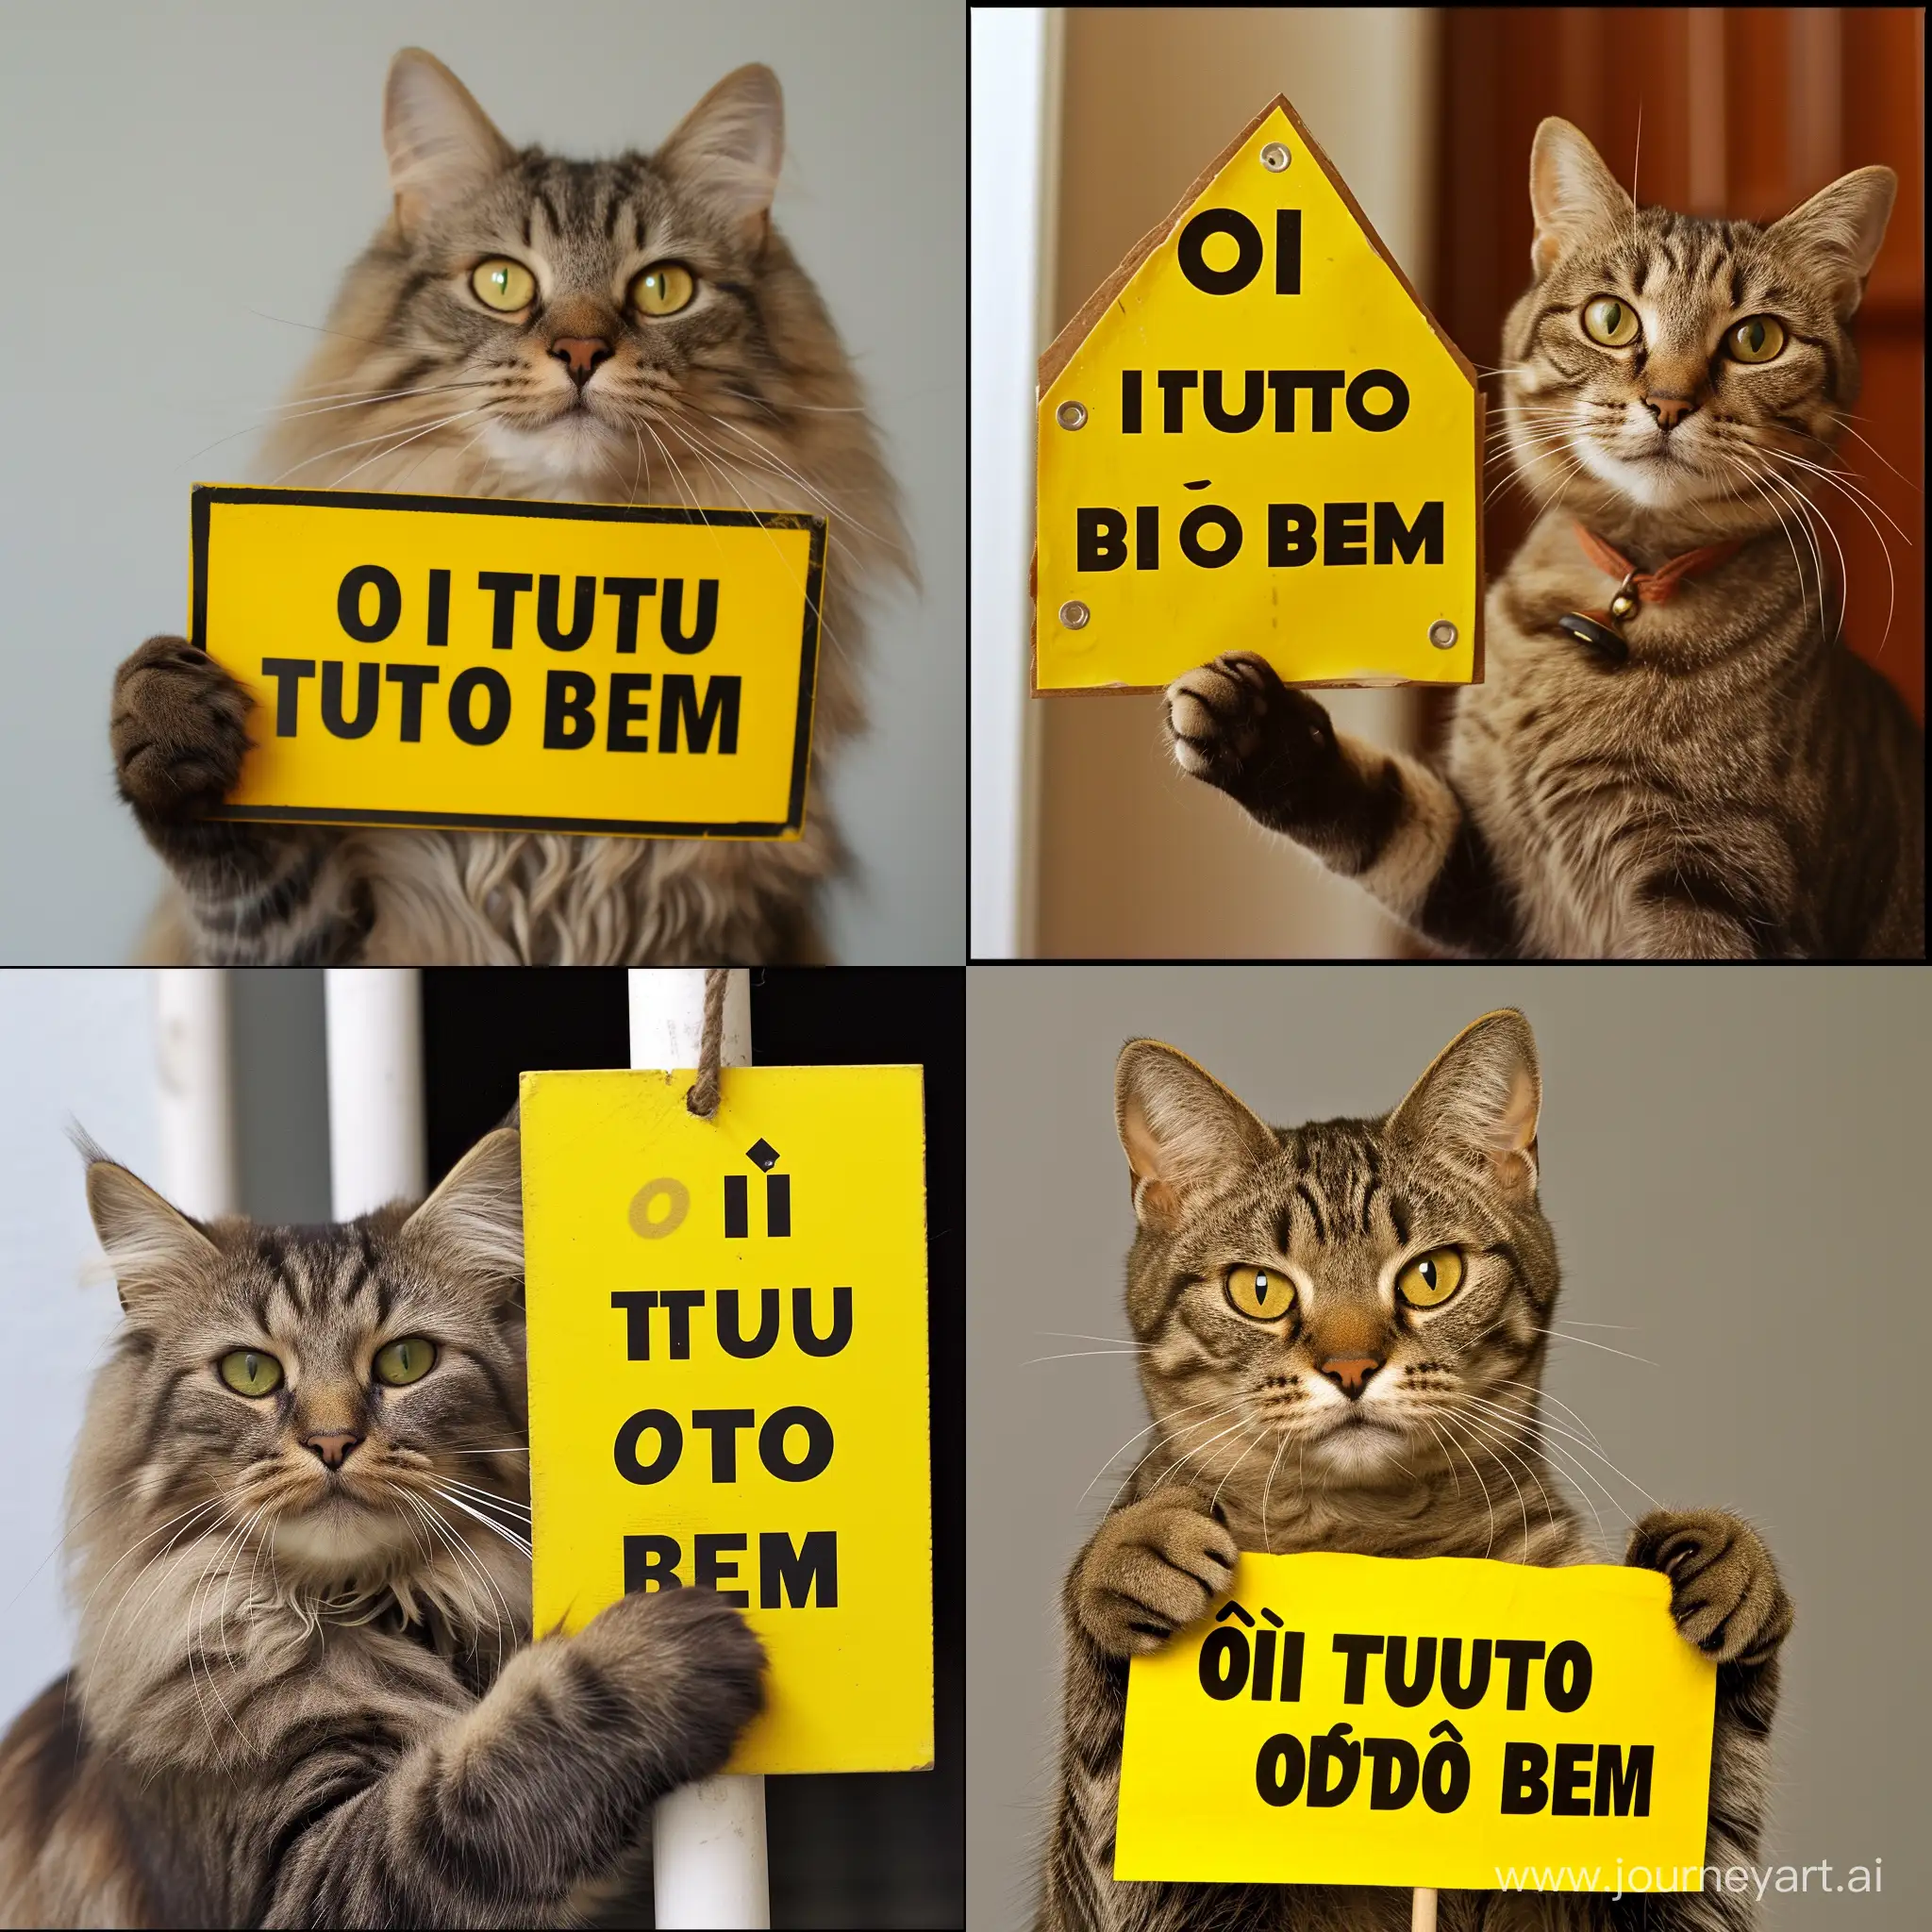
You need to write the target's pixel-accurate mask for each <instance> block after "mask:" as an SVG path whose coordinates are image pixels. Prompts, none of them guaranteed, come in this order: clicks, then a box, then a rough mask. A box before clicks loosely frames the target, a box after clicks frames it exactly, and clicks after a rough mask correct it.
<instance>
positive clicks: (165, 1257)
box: [75, 1133, 222, 1316]
mask: <svg viewBox="0 0 1932 1932" xmlns="http://www.w3.org/2000/svg"><path fill="white" fill-rule="evenodd" d="M75 1144H76V1145H77V1146H78V1147H79V1148H80V1151H81V1154H82V1156H83V1157H84V1158H85V1159H86V1161H87V1211H88V1213H89V1214H90V1215H91V1216H92V1220H93V1224H94V1233H95V1234H97V1235H98V1236H99V1237H100V1241H101V1249H102V1252H103V1253H104V1254H105V1255H106V1256H107V1257H108V1268H109V1269H110V1270H111V1271H112V1273H113V1276H114V1288H115V1291H116V1292H117V1293H118V1294H119V1295H120V1297H121V1306H122V1307H124V1308H125V1309H126V1311H127V1312H128V1313H129V1314H130V1315H134V1316H139V1315H141V1314H142V1312H143V1310H144V1308H146V1307H152V1306H154V1305H155V1304H156V1303H157V1302H158V1301H173V1300H174V1299H175V1297H177V1296H180V1295H184V1294H192V1293H193V1292H194V1291H196V1290H198V1289H199V1288H200V1287H201V1286H202V1284H203V1283H205V1282H206V1281H207V1280H208V1275H209V1274H210V1272H211V1271H212V1270H213V1269H214V1268H215V1267H216V1266H217V1265H218V1264H219V1262H220V1261H221V1258H222V1256H221V1250H220V1249H219V1248H217V1247H216V1246H215V1244H214V1242H212V1241H209V1240H208V1236H207V1235H205V1234H204V1233H203V1232H202V1231H201V1229H200V1228H199V1227H197V1226H196V1225H195V1224H194V1223H193V1222H192V1221H190V1220H189V1218H188V1217H187V1215H185V1214H183V1213H182V1212H181V1211H180V1209H179V1208H173V1207H170V1206H169V1204H168V1203H167V1202H166V1201H164V1200H162V1198H161V1197H160V1195H158V1193H156V1192H155V1191H154V1190H153V1189H152V1188H151V1187H149V1186H148V1184H147V1183H146V1182H145V1181H143V1180H141V1179H139V1178H138V1177H137V1176H136V1175H134V1174H129V1173H128V1171H127V1170H126V1169H125V1167H123V1166H122V1165H121V1164H120V1162H119V1161H115V1160H109V1159H108V1157H107V1156H106V1155H105V1154H103V1153H102V1152H101V1150H100V1149H99V1148H98V1147H97V1146H95V1145H94V1143H93V1142H92V1141H90V1140H89V1139H88V1138H87V1137H86V1135H84V1134H80V1133H76V1134H75Z"/></svg>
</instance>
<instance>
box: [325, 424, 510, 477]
mask: <svg viewBox="0 0 1932 1932" xmlns="http://www.w3.org/2000/svg"><path fill="white" fill-rule="evenodd" d="M488 407H489V405H488V404H487V403H486V404H479V405H478V406H477V407H476V408H474V409H461V410H458V412H457V414H456V415H454V416H445V417H443V418H442V420H441V422H437V423H431V424H428V425H425V427H423V428H421V429H418V430H416V431H414V433H413V434H411V435H408V436H406V437H404V438H403V440H402V441H400V442H398V443H395V444H393V445H392V446H391V448H389V449H379V450H377V451H376V452H375V455H374V456H368V457H364V458H362V460H361V461H360V462H359V463H356V464H354V465H352V466H351V467H350V468H349V469H346V470H344V471H343V472H342V473H341V475H339V476H337V477H336V478H335V480H334V481H333V482H332V483H331V484H330V485H329V488H330V489H331V490H340V489H341V487H342V485H343V484H344V483H346V482H347V481H348V480H349V478H350V477H351V476H354V475H359V474H360V473H361V472H362V471H364V470H366V469H367V468H368V467H369V466H370V464H371V463H379V462H381V461H383V460H384V459H385V458H389V457H392V456H396V455H398V454H399V453H400V452H401V451H403V450H406V449H408V446H409V445H410V444H411V443H412V442H416V441H421V439H422V438H424V437H425V436H433V435H434V434H435V433H436V432H437V431H438V430H439V429H447V428H448V427H449V426H450V425H451V424H453V423H461V422H464V421H466V420H467V419H468V418H469V417H471V416H479V415H481V414H482V413H483V411H484V409H486V408H488Z"/></svg>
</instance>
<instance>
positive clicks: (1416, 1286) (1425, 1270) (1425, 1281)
mask: <svg viewBox="0 0 1932 1932" xmlns="http://www.w3.org/2000/svg"><path fill="white" fill-rule="evenodd" d="M1461 1286H1462V1251H1461V1249H1459V1248H1431V1249H1430V1250H1429V1252H1428V1253H1427V1254H1426V1255H1418V1256H1417V1257H1415V1259H1414V1260H1413V1261H1408V1262H1405V1263H1404V1264H1403V1269H1402V1273H1401V1274H1398V1275H1397V1276H1396V1277H1395V1292H1396V1293H1397V1294H1399V1295H1400V1296H1401V1297H1402V1299H1403V1300H1404V1301H1406V1302H1407V1304H1408V1305H1409V1307H1412V1308H1433V1307H1440V1306H1441V1304H1442V1303H1443V1302H1446V1301H1447V1300H1448V1299H1449V1297H1450V1296H1451V1295H1452V1294H1454V1293H1455V1292H1456V1291H1457V1289H1458V1288H1460V1287H1461Z"/></svg>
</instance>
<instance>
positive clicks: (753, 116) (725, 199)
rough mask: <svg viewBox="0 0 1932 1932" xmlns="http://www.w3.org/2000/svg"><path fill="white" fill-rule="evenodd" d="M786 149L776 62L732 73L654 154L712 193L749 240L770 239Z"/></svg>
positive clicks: (667, 168)
mask: <svg viewBox="0 0 1932 1932" xmlns="http://www.w3.org/2000/svg"><path fill="white" fill-rule="evenodd" d="M784 154H785V96H784V95H783V94H782V93H781V92H779V89H778V76H777V75H775V74H774V73H773V72H772V70H771V69H770V68H769V67H760V66H757V65H753V66H750V67H741V68H738V69H737V70H736V71H735V72H733V73H730V74H727V75H725V76H724V79H723V80H721V81H720V82H719V83H718V85H717V86H716V87H714V88H713V89H712V90H711V92H709V93H708V94H707V95H706V96H705V97H704V99H703V100H701V101H700V102H699V103H698V104H697V106H696V107H695V108H692V109H691V112H690V113H689V114H687V115H686V116H685V117H684V119H683V120H682V121H680V122H679V123H678V124H677V127H676V129H675V132H674V133H673V134H672V136H671V138H670V140H668V141H667V142H665V143H664V145H663V146H662V147H660V148H659V149H658V152H657V154H656V155H655V156H654V157H653V158H654V159H655V160H656V161H657V163H658V166H659V167H661V168H662V169H663V170H664V171H665V172H666V173H667V174H669V175H675V176H676V177H677V178H678V179H679V180H680V181H682V182H683V183H685V184H686V185H687V186H689V187H691V188H692V189H694V190H696V191H697V192H700V193H702V194H704V195H706V196H707V197H708V199H709V200H710V201H711V202H712V203H713V204H714V205H716V206H717V207H718V208H720V209H721V210H722V211H723V212H724V216H725V218H726V219H727V220H728V221H730V222H732V223H733V224H734V225H736V226H737V227H738V229H739V231H740V232H741V234H742V235H743V236H744V238H745V240H746V241H747V242H753V243H757V242H762V241H763V240H764V235H765V226H766V224H767V223H768V222H769V220H770V219H771V212H772V196H773V195H774V193H776V192H777V189H778V167H779V163H780V162H781V160H782V159H783V158H784Z"/></svg>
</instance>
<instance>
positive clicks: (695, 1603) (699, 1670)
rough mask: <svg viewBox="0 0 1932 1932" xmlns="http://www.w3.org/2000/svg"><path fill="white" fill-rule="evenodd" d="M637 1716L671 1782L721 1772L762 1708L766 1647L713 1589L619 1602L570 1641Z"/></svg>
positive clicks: (640, 1596) (650, 1594)
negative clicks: (622, 1695)
mask: <svg viewBox="0 0 1932 1932" xmlns="http://www.w3.org/2000/svg"><path fill="white" fill-rule="evenodd" d="M571 1641H572V1642H573V1643H575V1644H577V1645H579V1646H581V1647H582V1650H583V1653H584V1656H585V1657H586V1659H587V1661H589V1662H591V1664H593V1665H594V1666H596V1667H597V1668H598V1669H600V1670H603V1671H607V1672H608V1673H609V1674H610V1675H611V1676H612V1677H613V1678H614V1679H615V1680H616V1683H617V1685H618V1687H619V1688H620V1690H622V1691H624V1692H625V1693H626V1695H627V1699H628V1701H629V1702H630V1703H631V1705H632V1706H633V1707H634V1708H635V1709H636V1710H637V1711H638V1713H639V1716H640V1719H641V1721H642V1723H643V1724H644V1726H645V1728H646V1730H647V1731H648V1733H649V1737H650V1741H651V1744H652V1747H653V1749H654V1751H655V1752H656V1753H658V1754H659V1755H660V1756H661V1757H662V1759H663V1761H664V1763H665V1765H666V1767H667V1768H668V1770H669V1771H670V1773H671V1774H672V1777H673V1781H674V1782H676V1783H680V1784H682V1783H685V1782H687V1781H689V1780H690V1779H691V1778H699V1777H709V1776H711V1775H712V1774H714V1773H716V1772H718V1771H721V1770H722V1769H723V1768H724V1760H725V1759H726V1758H727V1757H730V1755H731V1747H732V1745H733V1744H734V1743H736V1742H737V1740H738V1735H739V1733H740V1732H741V1731H742V1730H743V1729H744V1727H745V1725H746V1724H749V1723H750V1722H751V1721H752V1719H753V1718H755V1717H756V1716H757V1715H758V1712H759V1711H760V1710H762V1709H763V1708H764V1704H765V1685H764V1670H765V1647H764V1645H763V1644H762V1643H760V1642H759V1641H758V1637H757V1635H756V1633H755V1632H754V1631H753V1629H752V1627H751V1625H750V1624H747V1623H746V1622H745V1620H744V1613H743V1611H741V1610H740V1609H738V1608H736V1607H734V1606H733V1605H731V1604H728V1603H726V1602H725V1601H724V1598H723V1597H722V1596H720V1595H719V1594H718V1592H717V1591H715V1590H692V1589H685V1590H658V1591H639V1592H637V1593H635V1594H633V1595H629V1596H621V1597H619V1598H618V1600H617V1601H616V1602H615V1603H614V1604H611V1605H609V1606H608V1607H606V1608H605V1609H603V1610H600V1611H599V1612H598V1614H597V1615H596V1616H595V1617H593V1618H592V1619H591V1622H590V1623H589V1624H586V1625H585V1626H584V1628H583V1630H582V1631H581V1632H580V1633H579V1634H578V1635H577V1636H576V1637H575V1638H573V1639H572V1640H571Z"/></svg>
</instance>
